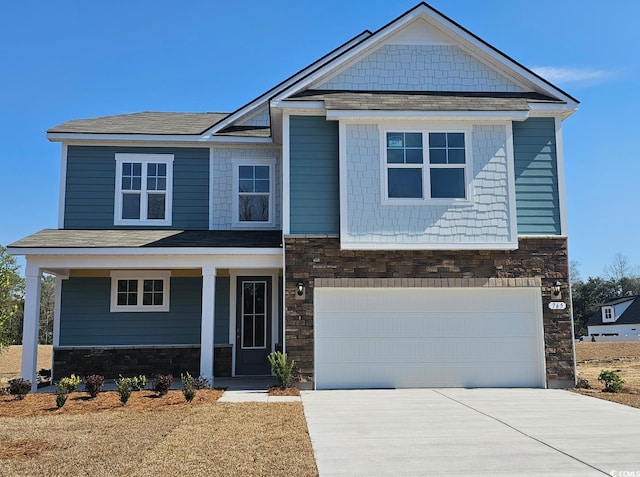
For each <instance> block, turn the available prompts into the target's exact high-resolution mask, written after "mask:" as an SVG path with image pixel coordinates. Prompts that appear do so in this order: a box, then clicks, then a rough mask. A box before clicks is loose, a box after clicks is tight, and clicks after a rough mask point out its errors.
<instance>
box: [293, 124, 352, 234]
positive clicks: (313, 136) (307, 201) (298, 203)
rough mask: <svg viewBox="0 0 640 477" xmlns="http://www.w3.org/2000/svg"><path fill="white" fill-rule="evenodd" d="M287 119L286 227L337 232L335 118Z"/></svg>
mask: <svg viewBox="0 0 640 477" xmlns="http://www.w3.org/2000/svg"><path fill="white" fill-rule="evenodd" d="M290 121H291V122H290V172H291V176H290V184H291V190H290V201H291V203H290V210H291V216H290V231H291V233H292V234H338V233H339V232H340V186H339V163H338V158H339V146H338V122H337V121H327V120H326V119H325V118H324V117H321V116H291V118H290Z"/></svg>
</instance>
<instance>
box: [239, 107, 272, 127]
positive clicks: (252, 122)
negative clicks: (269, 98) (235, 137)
mask: <svg viewBox="0 0 640 477" xmlns="http://www.w3.org/2000/svg"><path fill="white" fill-rule="evenodd" d="M269 122H270V118H269V105H268V104H266V105H264V106H263V107H262V108H259V109H257V110H256V111H255V112H254V113H252V114H249V115H247V116H246V117H244V118H241V119H240V120H239V121H238V122H236V123H235V125H237V126H269Z"/></svg>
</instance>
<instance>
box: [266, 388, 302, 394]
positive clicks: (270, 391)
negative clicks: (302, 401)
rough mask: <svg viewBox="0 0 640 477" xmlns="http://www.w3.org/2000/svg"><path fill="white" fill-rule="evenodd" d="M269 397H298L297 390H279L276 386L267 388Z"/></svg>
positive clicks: (298, 391) (298, 392)
mask: <svg viewBox="0 0 640 477" xmlns="http://www.w3.org/2000/svg"><path fill="white" fill-rule="evenodd" d="M269 396H300V390H299V389H298V388H287V389H280V388H279V387H277V386H273V387H271V388H269Z"/></svg>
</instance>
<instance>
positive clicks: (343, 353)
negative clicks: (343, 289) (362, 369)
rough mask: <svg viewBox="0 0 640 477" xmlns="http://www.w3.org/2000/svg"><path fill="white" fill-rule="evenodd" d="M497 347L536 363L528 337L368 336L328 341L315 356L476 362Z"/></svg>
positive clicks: (333, 361) (335, 362)
mask: <svg viewBox="0 0 640 477" xmlns="http://www.w3.org/2000/svg"><path fill="white" fill-rule="evenodd" d="M496 347H500V348H502V350H503V352H504V353H505V354H508V355H509V362H510V363H515V362H520V363H524V362H529V363H531V364H533V363H534V360H532V359H531V356H535V352H536V349H535V345H534V344H533V343H532V342H531V340H528V339H520V340H511V341H509V342H505V341H504V340H500V339H478V340H477V341H475V342H474V341H473V340H465V341H464V342H462V341H461V340H459V339H452V338H449V339H438V338H430V339H424V340H423V339H413V340H402V339H400V340H399V339H394V338H389V339H387V340H385V341H384V342H374V341H372V340H366V339H358V340H355V339H344V340H333V341H328V342H326V343H325V345H323V346H322V349H321V350H320V351H318V354H317V357H316V359H317V360H318V361H320V362H321V363H323V364H325V365H328V366H339V365H340V363H341V362H345V361H347V362H350V363H361V364H367V363H370V364H371V365H381V364H385V363H406V362H415V363H424V364H425V365H427V364H429V363H475V362H476V361H477V360H478V357H484V360H483V362H485V363H488V362H491V363H492V364H495V363H501V361H499V360H493V361H489V359H488V357H490V356H491V355H492V354H493V350H494V349H495V348H496Z"/></svg>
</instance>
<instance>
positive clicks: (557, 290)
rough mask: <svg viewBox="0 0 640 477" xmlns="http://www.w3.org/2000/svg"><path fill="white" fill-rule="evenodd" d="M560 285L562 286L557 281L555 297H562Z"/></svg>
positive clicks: (554, 291) (554, 288)
mask: <svg viewBox="0 0 640 477" xmlns="http://www.w3.org/2000/svg"><path fill="white" fill-rule="evenodd" d="M560 285H562V284H561V283H560V281H556V284H555V286H554V287H553V296H554V297H559V296H560Z"/></svg>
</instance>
